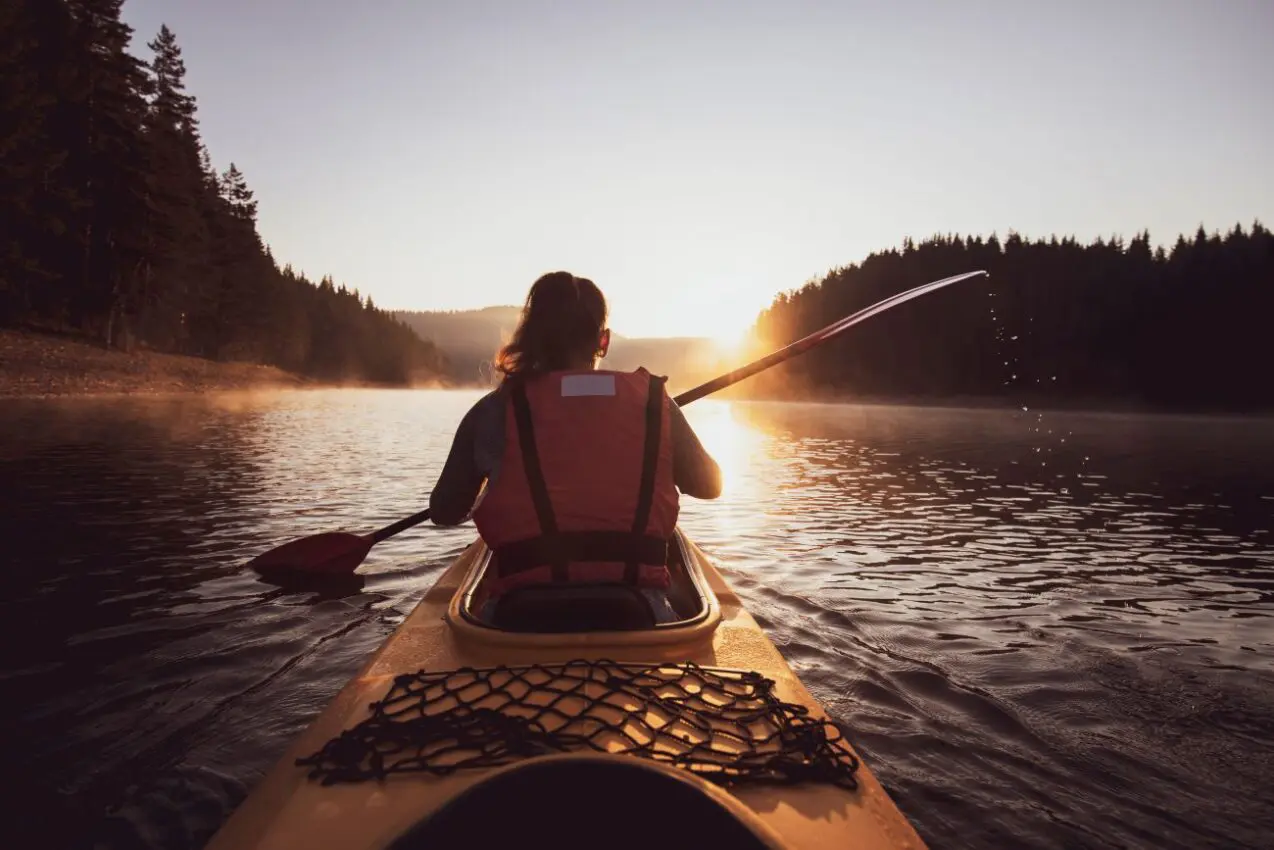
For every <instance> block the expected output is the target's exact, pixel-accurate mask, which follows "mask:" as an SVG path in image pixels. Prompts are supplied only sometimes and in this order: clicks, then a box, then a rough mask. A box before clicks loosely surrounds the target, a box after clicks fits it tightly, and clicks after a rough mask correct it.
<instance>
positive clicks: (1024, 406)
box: [1022, 405, 1030, 411]
mask: <svg viewBox="0 0 1274 850" xmlns="http://www.w3.org/2000/svg"><path fill="white" fill-rule="evenodd" d="M1022 410H1024V411H1025V410H1030V408H1029V407H1027V406H1026V405H1022Z"/></svg>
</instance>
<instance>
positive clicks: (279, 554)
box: [248, 531, 374, 575]
mask: <svg viewBox="0 0 1274 850" xmlns="http://www.w3.org/2000/svg"><path fill="white" fill-rule="evenodd" d="M373 543H374V541H373V540H372V539H371V538H370V537H367V536H364V535H361V534H348V533H346V532H342V531H330V532H327V533H325V534H315V535H314V536H313V537H303V538H301V539H300V540H293V541H292V542H291V543H285V544H283V545H282V546H279V547H277V548H275V549H271V550H270V551H269V552H265V553H264V554H261V555H258V556H257V557H255V558H253V559H252V560H251V561H249V562H248V566H249V567H251V568H252V569H254V570H256V571H257V572H259V573H281V572H293V571H297V572H300V571H304V572H311V573H328V574H332V575H341V574H349V573H352V572H354V570H356V569H357V568H358V565H359V564H361V563H363V559H364V558H366V557H367V553H368V552H370V551H371V548H372V544H373Z"/></svg>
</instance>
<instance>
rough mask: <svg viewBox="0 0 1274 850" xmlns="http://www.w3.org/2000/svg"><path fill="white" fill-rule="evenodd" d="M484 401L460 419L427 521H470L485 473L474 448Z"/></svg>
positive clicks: (435, 489) (435, 490) (435, 522)
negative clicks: (479, 465)
mask: <svg viewBox="0 0 1274 850" xmlns="http://www.w3.org/2000/svg"><path fill="white" fill-rule="evenodd" d="M483 401H485V399H484V400H483ZM483 401H479V402H478V403H477V404H475V405H474V406H473V407H471V408H469V412H468V413H466V414H465V415H464V419H462V420H460V427H459V428H457V429H456V436H455V438H454V439H453V440H452V442H451V453H450V454H448V455H447V462H446V463H445V464H444V465H443V467H442V474H441V475H439V476H438V482H437V484H435V485H434V489H433V493H431V494H430V495H429V518H430V519H431V520H433V522H434V524H435V525H460V524H461V523H462V522H464V521H465V520H466V519H468V518H469V513H470V512H471V511H472V510H473V506H474V503H475V502H476V501H477V499H478V494H479V493H480V492H482V485H483V482H485V481H486V478H487V473H486V472H485V471H484V470H482V469H479V468H478V461H477V451H476V445H477V438H478V437H477V435H478V420H479V417H481V416H482V414H483V409H484V405H483Z"/></svg>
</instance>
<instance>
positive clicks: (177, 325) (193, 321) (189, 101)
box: [0, 0, 445, 383]
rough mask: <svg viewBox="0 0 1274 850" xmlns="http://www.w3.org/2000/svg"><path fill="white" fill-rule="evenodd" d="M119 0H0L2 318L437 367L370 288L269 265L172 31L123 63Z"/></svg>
mask: <svg viewBox="0 0 1274 850" xmlns="http://www.w3.org/2000/svg"><path fill="white" fill-rule="evenodd" d="M122 5H123V0H5V2H3V3H2V4H0V32H2V33H3V34H4V35H3V40H2V42H0V213H2V215H0V218H2V220H3V222H4V227H3V229H2V230H0V325H4V326H10V327H30V328H39V329H45V330H54V331H69V332H73V333H77V334H82V335H90V336H92V337H95V338H96V339H98V340H100V342H101V343H102V344H104V345H106V346H108V347H112V348H119V349H125V350H127V349H131V348H133V347H134V346H138V345H140V346H144V347H147V348H151V349H154V350H159V351H165V352H175V353H181V354H189V355H195V356H199V357H206V358H212V359H217V360H238V361H248V362H256V363H265V364H272V365H276V366H279V367H281V368H284V369H287V370H289V371H293V372H298V373H302V374H305V375H309V376H313V377H317V378H322V379H334V380H336V379H353V380H370V381H381V382H392V383H402V382H407V381H410V380H413V379H420V378H423V377H429V376H432V375H436V374H438V373H439V372H440V371H441V370H442V369H444V368H445V362H444V360H443V358H442V356H441V355H440V353H439V352H438V351H437V349H436V348H435V347H434V346H433V345H431V344H430V343H427V342H424V341H422V340H421V339H420V338H419V337H418V336H417V335H416V334H415V333H413V332H412V331H411V330H409V329H408V328H407V327H405V326H404V325H402V324H401V323H400V322H398V321H397V320H396V319H395V318H394V317H393V316H391V315H390V314H389V313H387V312H385V311H382V310H379V309H377V308H376V307H375V305H374V304H373V303H372V302H371V299H370V298H363V297H361V296H360V295H359V293H358V291H357V290H354V291H350V290H347V289H346V288H345V287H344V286H343V285H340V286H338V285H335V284H334V283H333V281H332V280H331V279H330V278H324V279H322V280H320V281H319V282H318V283H315V282H313V281H311V280H309V279H307V278H306V277H305V276H304V275H302V274H298V273H296V272H294V271H293V270H292V269H291V268H290V267H288V266H283V267H280V265H279V264H278V263H277V262H276V261H275V259H274V257H273V256H271V253H270V250H269V248H268V247H267V246H266V245H265V244H264V243H263V241H262V238H261V235H260V233H259V232H258V231H257V226H256V217H257V204H256V201H255V200H254V199H253V193H252V191H251V190H250V189H249V187H248V183H247V180H246V178H245V176H244V174H243V173H242V172H241V171H240V170H239V169H238V168H236V167H235V165H234V164H233V163H231V164H230V165H229V166H228V167H227V168H226V169H225V170H224V171H221V172H218V171H217V170H216V169H214V167H213V164H212V158H211V156H210V154H209V151H208V150H207V148H206V147H205V146H204V144H203V142H202V141H201V139H200V133H199V122H198V118H197V108H196V102H195V98H194V96H193V95H191V94H190V93H189V92H187V91H186V88H185V79H184V78H185V73H186V69H185V65H184V63H183V61H182V56H181V50H180V48H179V47H178V44H177V40H176V37H175V36H174V34H173V33H172V32H171V31H170V30H169V29H168V28H167V27H164V28H163V29H161V30H160V32H159V33H158V34H157V35H156V36H155V38H154V40H153V41H151V42H150V43H149V44H148V45H147V46H148V48H149V50H148V52H147V55H148V58H147V59H143V58H138V57H137V56H134V55H133V54H132V53H130V43H131V39H132V31H131V28H130V27H128V26H127V25H126V24H124V23H123V22H122V21H121V19H120V8H121V6H122Z"/></svg>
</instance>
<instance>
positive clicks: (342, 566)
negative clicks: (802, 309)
mask: <svg viewBox="0 0 1274 850" xmlns="http://www.w3.org/2000/svg"><path fill="white" fill-rule="evenodd" d="M985 274H986V272H985V271H976V272H965V273H964V274H959V275H956V276H954V277H948V278H943V279H942V280H935V281H933V282H931V283H926V284H923V285H921V286H917V287H914V288H912V289H908V290H907V291H905V292H900V293H898V294H897V295H893V296H890V297H889V298H886V299H884V300H882V301H878V302H876V303H875V304H873V305H871V306H870V307H867V308H865V309H862V310H859V311H858V312H857V313H854V314H853V315H852V316H847V317H846V318H844V319H840V320H838V321H835V322H833V323H832V324H830V325H828V326H827V327H825V328H823V329H822V330H819V331H815V332H814V333H812V334H809V335H808V336H805V337H802V338H801V339H798V340H797V341H796V342H793V343H791V344H789V345H786V346H784V347H783V348H780V349H779V350H778V351H775V352H773V353H772V354H767V355H766V356H764V357H762V358H759V359H757V360H754V361H752V362H751V363H749V364H747V365H746V366H741V367H739V368H738V369H735V370H734V371H733V372H727V373H726V374H724V375H722V376H720V377H718V378H713V379H712V380H711V381H708V382H707V383H704V384H700V385H699V386H697V387H695V388H694V389H691V390H686V391H685V392H684V393H682V394H681V395H679V396H677V397H676V398H675V399H673V400H674V401H675V402H676V403H677V406H678V407H682V406H685V405H687V404H690V402H692V401H697V400H698V399H701V398H703V397H704V396H706V395H710V394H712V393H714V392H716V391H717V390H722V389H725V388H726V387H728V386H730V385H732V384H737V383H738V382H739V381H742V380H743V379H744V378H748V377H751V376H752V375H755V374H756V373H757V372H761V371H764V370H766V369H769V368H770V367H771V366H776V365H778V364H779V363H782V362H783V361H785V360H789V359H791V358H793V357H795V356H796V355H798V354H803V353H805V352H806V351H809V350H810V349H811V348H814V347H815V346H817V345H821V344H823V343H825V342H827V341H828V340H831V339H835V338H836V337H838V336H840V335H841V334H842V333H844V332H845V331H847V330H849V329H850V328H852V327H853V326H854V325H856V324H858V323H859V322H863V321H866V320H867V319H870V318H871V317H872V316H875V315H877V314H878V313H883V312H885V311H886V310H888V309H890V308H892V307H896V306H898V305H899V304H902V303H904V302H906V301H910V300H911V299H913V298H919V297H920V296H921V295H925V294H927V293H929V292H933V291H935V290H938V289H942V288H943V287H944V286H949V285H951V284H953V283H959V282H960V281H962V280H968V279H969V278H972V277H978V276H979V275H985ZM428 519H429V510H428V509H425V510H423V511H421V512H420V513H417V514H412V515H411V516H409V517H407V518H406V519H401V520H399V521H398V522H396V523H394V524H392V525H387V526H385V527H384V528H382V529H380V530H379V531H374V532H372V533H371V534H351V533H347V532H343V531H329V532H325V533H323V534H315V535H312V536H310V537H303V538H301V539H300V540H293V541H292V542H291V543H285V544H283V545H282V546H278V547H276V548H274V549H271V550H270V551H268V552H265V553H263V554H261V555H258V556H257V557H255V558H253V559H252V560H251V561H249V562H248V566H249V567H252V568H253V569H254V570H257V571H258V572H272V571H273V572H277V571H292V570H303V571H306V572H311V573H321V574H326V575H346V574H349V573H352V572H353V571H354V570H356V569H358V566H359V564H361V563H363V559H364V558H366V557H367V553H368V552H370V551H371V548H372V547H373V546H375V545H376V544H377V543H380V542H381V541H382V540H385V539H387V538H390V537H393V536H394V535H395V534H398V533H399V532H400V531H406V530H407V529H409V528H411V527H412V526H415V525H419V524H420V523H422V522H425V521H427V520H428Z"/></svg>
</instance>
